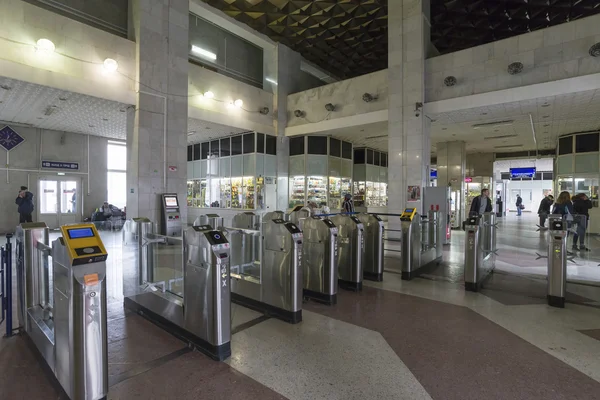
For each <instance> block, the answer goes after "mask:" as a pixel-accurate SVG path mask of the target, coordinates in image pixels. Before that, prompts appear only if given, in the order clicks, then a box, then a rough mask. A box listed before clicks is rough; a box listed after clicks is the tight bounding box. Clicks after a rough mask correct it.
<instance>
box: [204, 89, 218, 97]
mask: <svg viewBox="0 0 600 400" xmlns="http://www.w3.org/2000/svg"><path fill="white" fill-rule="evenodd" d="M203 96H204V97H206V98H207V99H212V98H214V97H215V94H214V93H213V92H211V91H210V90H209V91H208V92H204V95H203Z"/></svg>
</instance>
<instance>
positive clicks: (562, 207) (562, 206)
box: [552, 191, 574, 254]
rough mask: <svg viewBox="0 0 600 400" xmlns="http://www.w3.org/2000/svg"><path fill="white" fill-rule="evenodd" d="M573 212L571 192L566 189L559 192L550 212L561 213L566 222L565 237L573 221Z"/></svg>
mask: <svg viewBox="0 0 600 400" xmlns="http://www.w3.org/2000/svg"><path fill="white" fill-rule="evenodd" d="M573 213H574V211H573V203H572V202H571V194H570V193H569V192H567V191H564V192H560V194H559V195H558V198H557V199H556V202H555V203H554V207H553V208H552V214H558V215H562V217H563V219H564V220H565V221H566V222H567V239H568V238H569V230H570V229H571V225H572V223H573ZM571 254H572V253H571Z"/></svg>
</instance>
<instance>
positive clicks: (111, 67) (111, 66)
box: [104, 58, 119, 72]
mask: <svg viewBox="0 0 600 400" xmlns="http://www.w3.org/2000/svg"><path fill="white" fill-rule="evenodd" d="M104 69H105V70H107V71H108V72H115V71H116V70H117V69H119V63H118V62H116V61H115V60H113V59H112V58H107V59H106V60H104Z"/></svg>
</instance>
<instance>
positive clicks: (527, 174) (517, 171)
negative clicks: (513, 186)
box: [510, 167, 535, 179]
mask: <svg viewBox="0 0 600 400" xmlns="http://www.w3.org/2000/svg"><path fill="white" fill-rule="evenodd" d="M534 176H535V167H531V168H511V169H510V179H519V178H529V179H531V178H533V177H534Z"/></svg>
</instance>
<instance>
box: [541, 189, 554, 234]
mask: <svg viewBox="0 0 600 400" xmlns="http://www.w3.org/2000/svg"><path fill="white" fill-rule="evenodd" d="M553 203H554V196H552V195H551V194H549V195H548V196H546V197H544V198H543V199H542V201H541V202H540V208H538V215H539V216H540V228H545V227H546V219H547V218H548V215H549V214H550V209H551V208H552V204H553Z"/></svg>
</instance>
